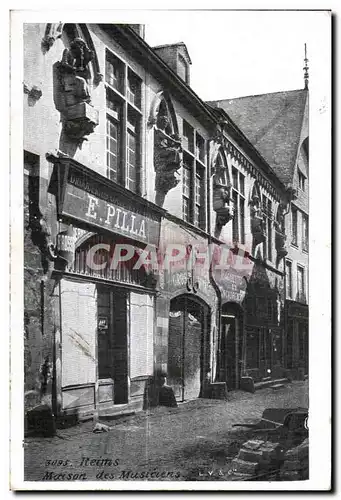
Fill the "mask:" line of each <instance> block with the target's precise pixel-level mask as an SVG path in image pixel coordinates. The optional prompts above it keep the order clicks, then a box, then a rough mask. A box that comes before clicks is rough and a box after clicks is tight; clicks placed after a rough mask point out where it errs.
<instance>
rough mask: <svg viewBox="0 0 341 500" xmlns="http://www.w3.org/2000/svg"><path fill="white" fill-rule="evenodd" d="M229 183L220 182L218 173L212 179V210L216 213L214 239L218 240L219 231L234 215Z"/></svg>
mask: <svg viewBox="0 0 341 500" xmlns="http://www.w3.org/2000/svg"><path fill="white" fill-rule="evenodd" d="M231 187H232V186H231V183H230V181H229V180H227V181H226V183H223V182H222V181H221V177H220V176H219V173H217V174H216V175H215V176H214V178H213V210H214V211H215V212H216V214H217V217H216V224H215V237H216V238H219V236H220V233H221V230H222V228H223V226H225V224H227V223H228V222H229V221H230V220H231V219H233V215H234V207H233V203H232V199H231Z"/></svg>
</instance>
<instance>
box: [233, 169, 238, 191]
mask: <svg viewBox="0 0 341 500" xmlns="http://www.w3.org/2000/svg"><path fill="white" fill-rule="evenodd" d="M232 185H233V187H234V189H236V190H237V191H238V170H237V169H236V168H234V167H232Z"/></svg>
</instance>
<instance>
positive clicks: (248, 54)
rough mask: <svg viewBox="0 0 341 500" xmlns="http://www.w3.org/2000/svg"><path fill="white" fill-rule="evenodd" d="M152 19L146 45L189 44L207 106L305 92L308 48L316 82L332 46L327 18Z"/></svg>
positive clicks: (196, 15) (201, 15)
mask: <svg viewBox="0 0 341 500" xmlns="http://www.w3.org/2000/svg"><path fill="white" fill-rule="evenodd" d="M149 16H150V22H148V23H147V24H146V37H145V38H146V41H147V43H148V44H149V45H151V46H155V45H162V44H165V43H175V42H180V41H182V42H184V43H185V44H186V46H187V49H188V52H189V55H190V57H191V60H192V66H191V87H192V88H193V90H194V91H195V92H196V93H197V94H198V95H199V96H200V97H201V98H202V99H203V100H213V99H224V98H230V97H239V96H246V95H253V94H263V93H267V92H277V91H281V90H295V89H299V88H303V87H304V79H303V66H304V43H305V42H306V43H307V49H308V59H309V63H308V64H309V66H310V75H311V79H312V78H313V76H314V75H316V76H318V68H319V65H320V63H321V62H323V50H321V48H322V47H323V45H324V44H325V43H326V42H327V43H328V42H329V40H328V41H327V40H325V39H324V40H323V39H322V37H323V36H325V35H324V33H325V31H324V30H321V29H320V25H321V21H322V22H323V21H324V20H325V19H322V18H325V17H326V16H328V14H327V13H325V12H313V11H310V12H306V11H294V12H292V11H253V12H251V11H244V12H240V11H219V12H217V11H205V12H203V11H201V12H200V11H192V12H189V11H187V12H186V11H185V12H182V13H181V14H179V11H178V12H172V11H168V12H164V13H162V14H160V13H158V17H157V19H155V22H153V13H149ZM324 24H325V23H324Z"/></svg>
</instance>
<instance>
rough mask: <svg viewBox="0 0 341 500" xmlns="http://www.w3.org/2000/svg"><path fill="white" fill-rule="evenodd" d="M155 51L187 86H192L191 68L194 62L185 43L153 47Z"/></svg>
mask: <svg viewBox="0 0 341 500" xmlns="http://www.w3.org/2000/svg"><path fill="white" fill-rule="evenodd" d="M153 50H154V51H155V52H156V54H157V55H158V56H159V57H161V59H162V60H163V61H164V62H165V63H166V64H168V66H169V67H170V68H171V69H172V70H173V71H174V72H175V73H176V74H177V75H178V76H180V78H182V80H184V82H186V83H187V85H189V84H190V68H189V67H190V65H191V64H192V61H191V58H190V57H189V54H188V50H187V47H186V45H185V44H184V43H183V42H179V43H173V44H168V45H158V46H157V47H153Z"/></svg>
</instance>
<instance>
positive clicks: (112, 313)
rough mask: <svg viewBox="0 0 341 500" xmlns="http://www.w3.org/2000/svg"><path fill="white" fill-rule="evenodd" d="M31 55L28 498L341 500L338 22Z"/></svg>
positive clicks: (115, 28)
mask: <svg viewBox="0 0 341 500" xmlns="http://www.w3.org/2000/svg"><path fill="white" fill-rule="evenodd" d="M52 21H55V22H52ZM97 21H98V22H97ZM129 21H131V24H129ZM11 39H12V45H11V75H12V82H11V83H12V89H11V90H12V99H11V114H12V115H11V116H12V120H11V173H10V182H11V199H12V204H11V231H12V240H11V259H12V266H13V267H12V271H11V281H12V287H11V302H12V303H14V301H18V307H17V308H14V307H12V309H11V356H12V363H11V369H12V373H15V374H16V376H15V377H13V376H12V379H13V384H12V389H11V390H12V409H11V421H12V425H11V439H12V450H11V463H12V473H11V478H12V479H11V484H12V489H14V490H46V491H48V490H58V489H59V490H69V489H70V490H82V489H83V490H96V489H103V490H106V489H108V490H110V489H112V490H125V489H126V490H127V489H131V490H148V489H150V490H155V489H159V490H172V489H178V490H179V489H180V490H186V489H192V490H193V489H198V490H200V489H201V488H203V489H210V488H212V489H216V490H225V491H228V490H233V489H242V490H248V489H249V490H256V491H257V489H258V490H264V489H273V490H305V489H306V490H309V489H324V490H327V489H328V488H329V487H330V481H331V476H330V468H331V463H330V462H331V448H330V446H331V444H330V432H331V430H330V422H329V419H330V399H329V398H330V395H329V392H330V384H331V379H330V377H331V372H330V370H331V358H330V356H331V353H330V339H331V327H330V324H329V321H330V316H329V314H330V311H329V308H330V304H329V302H328V300H330V298H329V299H328V297H329V296H328V293H330V292H329V291H328V286H329V282H328V280H330V274H329V273H330V269H329V264H328V259H327V260H323V258H321V259H320V264H319V267H318V268H317V267H316V254H317V253H318V252H320V248H321V246H322V249H323V248H325V246H326V245H327V247H328V245H329V247H330V240H329V239H328V238H330V234H329V233H328V231H329V225H330V217H331V215H330V210H331V208H330V203H331V202H330V197H331V194H330V186H329V184H328V182H329V179H330V175H331V165H330V139H331V132H330V108H331V94H330V81H331V41H330V40H331V12H330V11H328V10H325V11H322V10H320V11H312V10H311V11H309V10H297V11H290V10H288V11H284V10H283V11H281V10H277V11H276V10H273V11H262V10H259V11H251V10H244V11H234V10H225V11H200V10H197V11H196V10H193V11H189V10H188V11H185V10H184V11H174V10H173V11H171V10H170V11H167V10H164V11H160V12H156V11H149V12H146V11H145V12H144V11H138V10H136V11H130V12H128V13H127V15H122V13H119V12H115V10H110V11H98V12H97V11H96V12H93V13H92V12H90V11H89V12H86V11H78V12H74V13H73V14H72V15H70V13H69V12H68V11H67V10H65V11H51V12H49V11H45V12H44V11H35V12H34V11H32V12H30V11H20V10H18V11H15V10H14V11H12V12H11ZM322 171H323V173H322ZM323 178H324V180H325V183H323V184H322V179H323ZM319 179H320V180H319ZM319 183H320V184H319ZM323 190H324V191H323ZM321 191H323V192H324V194H323V196H322V194H321ZM320 255H321V254H320ZM329 258H330V257H329ZM322 261H323V262H325V266H323V265H321V262H322ZM14 262H16V264H15V266H14V264H13V263H14ZM312 269H314V271H313V272H312ZM317 295H318V297H317ZM316 305H318V307H316ZM324 307H325V309H323V308H324ZM323 310H324V313H325V314H324V315H322V312H323ZM316 373H318V374H319V377H317V376H315V374H316ZM317 378H319V380H317ZM14 379H15V380H14ZM317 386H319V392H318V389H317ZM324 389H325V390H324ZM317 392H318V394H317ZM15 402H16V403H15ZM16 404H17V405H18V406H16ZM319 418H320V419H321V420H320V421H319V420H318V419H319ZM319 447H320V448H319ZM319 450H320V451H319ZM323 450H324V451H323ZM322 456H323V458H322ZM314 457H315V458H314ZM318 475H319V477H318Z"/></svg>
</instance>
